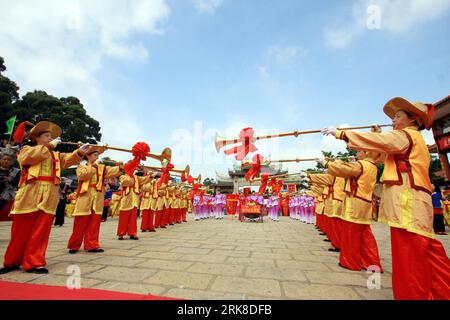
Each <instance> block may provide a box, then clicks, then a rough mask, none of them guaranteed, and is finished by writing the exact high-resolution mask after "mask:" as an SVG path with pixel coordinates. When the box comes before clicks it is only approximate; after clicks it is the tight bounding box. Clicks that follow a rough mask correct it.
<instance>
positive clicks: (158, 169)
mask: <svg viewBox="0 0 450 320" xmlns="http://www.w3.org/2000/svg"><path fill="white" fill-rule="evenodd" d="M142 168H147V169H150V170H153V171H157V172H161V169H162V168H161V167H152V166H142ZM190 170H191V169H190V167H189V165H186V168H184V169H183V170H181V169H170V170H169V171H171V172H178V173H181V174H183V173H184V174H185V176H188V175H189V172H190Z"/></svg>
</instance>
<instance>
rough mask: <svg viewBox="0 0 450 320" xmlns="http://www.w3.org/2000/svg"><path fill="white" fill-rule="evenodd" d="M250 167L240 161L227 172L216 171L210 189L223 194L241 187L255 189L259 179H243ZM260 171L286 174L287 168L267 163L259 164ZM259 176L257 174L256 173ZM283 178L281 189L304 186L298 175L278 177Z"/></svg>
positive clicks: (257, 186)
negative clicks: (253, 180) (242, 164)
mask: <svg viewBox="0 0 450 320" xmlns="http://www.w3.org/2000/svg"><path fill="white" fill-rule="evenodd" d="M250 168H251V165H248V166H244V167H242V166H241V164H240V163H238V162H236V163H235V164H234V165H233V168H232V169H228V173H227V174H221V173H218V172H216V179H215V183H213V184H212V185H210V186H209V187H210V189H212V190H214V192H215V193H217V192H220V193H223V194H231V193H233V194H238V193H239V191H240V190H242V188H246V187H251V188H252V190H254V191H257V190H258V189H259V187H260V185H261V183H260V182H259V181H255V182H253V183H250V182H248V181H246V180H245V178H244V177H245V174H246V173H247V172H248V170H249V169H250ZM261 173H268V174H269V175H271V176H272V175H281V174H287V173H288V170H285V169H283V166H282V165H281V164H279V165H267V164H264V165H262V166H261ZM258 177H259V175H258ZM280 179H281V180H283V191H287V190H288V188H289V186H293V185H295V186H296V187H295V188H296V190H300V189H301V188H303V187H305V186H306V185H305V184H304V182H303V181H301V180H300V177H299V176H288V177H283V178H280Z"/></svg>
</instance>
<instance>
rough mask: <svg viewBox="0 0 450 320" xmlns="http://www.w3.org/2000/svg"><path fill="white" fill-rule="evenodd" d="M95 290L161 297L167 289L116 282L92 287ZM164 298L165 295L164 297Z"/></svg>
mask: <svg viewBox="0 0 450 320" xmlns="http://www.w3.org/2000/svg"><path fill="white" fill-rule="evenodd" d="M93 288H95V289H100V290H109V291H119V292H128V293H138V294H151V295H157V296H159V295H162V293H163V292H164V291H166V290H167V289H166V288H164V287H160V286H154V285H151V284H146V283H127V282H116V281H107V282H103V283H100V284H96V285H94V286H93ZM164 296H165V295H164Z"/></svg>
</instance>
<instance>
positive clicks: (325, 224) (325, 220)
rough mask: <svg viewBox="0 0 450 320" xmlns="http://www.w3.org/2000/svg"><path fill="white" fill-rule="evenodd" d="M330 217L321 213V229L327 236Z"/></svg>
mask: <svg viewBox="0 0 450 320" xmlns="http://www.w3.org/2000/svg"><path fill="white" fill-rule="evenodd" d="M330 219H331V218H330V217H328V216H327V215H325V214H323V215H322V223H321V224H322V231H323V232H324V233H326V234H327V236H328V234H329V233H330V228H329V225H330Z"/></svg>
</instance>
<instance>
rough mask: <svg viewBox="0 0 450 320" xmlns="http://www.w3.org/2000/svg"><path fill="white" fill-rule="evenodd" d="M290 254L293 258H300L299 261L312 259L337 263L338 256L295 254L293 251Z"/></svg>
mask: <svg viewBox="0 0 450 320" xmlns="http://www.w3.org/2000/svg"><path fill="white" fill-rule="evenodd" d="M291 256H292V257H293V258H294V260H300V261H313V262H329V263H337V262H338V258H337V257H335V256H315V255H312V254H305V253H303V254H297V253H293V254H291Z"/></svg>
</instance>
